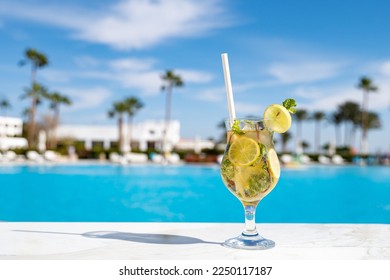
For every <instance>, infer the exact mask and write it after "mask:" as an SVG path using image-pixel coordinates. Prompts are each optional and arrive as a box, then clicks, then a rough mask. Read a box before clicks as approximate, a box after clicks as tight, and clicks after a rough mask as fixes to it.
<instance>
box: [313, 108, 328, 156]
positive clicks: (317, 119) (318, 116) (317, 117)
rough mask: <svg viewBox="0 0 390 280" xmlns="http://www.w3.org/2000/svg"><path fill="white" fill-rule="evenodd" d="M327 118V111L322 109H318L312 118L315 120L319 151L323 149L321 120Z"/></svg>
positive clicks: (316, 142)
mask: <svg viewBox="0 0 390 280" xmlns="http://www.w3.org/2000/svg"><path fill="white" fill-rule="evenodd" d="M324 118H325V113H324V112H321V111H316V112H314V113H313V115H312V119H313V120H314V121H315V131H316V132H315V141H314V142H315V145H316V149H317V153H319V152H320V150H321V122H322V120H323V119H324Z"/></svg>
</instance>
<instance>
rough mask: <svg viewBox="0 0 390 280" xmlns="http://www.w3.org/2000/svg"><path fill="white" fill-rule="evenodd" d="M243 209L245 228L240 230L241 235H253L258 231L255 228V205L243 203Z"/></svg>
mask: <svg viewBox="0 0 390 280" xmlns="http://www.w3.org/2000/svg"><path fill="white" fill-rule="evenodd" d="M244 210H245V229H244V231H243V232H242V234H243V235H248V236H255V235H258V234H259V233H258V232H257V229H256V219H255V215H256V206H253V205H244Z"/></svg>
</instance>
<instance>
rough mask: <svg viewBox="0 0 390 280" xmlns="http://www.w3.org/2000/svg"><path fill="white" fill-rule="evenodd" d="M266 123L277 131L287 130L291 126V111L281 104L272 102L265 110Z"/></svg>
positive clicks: (270, 128)
mask: <svg viewBox="0 0 390 280" xmlns="http://www.w3.org/2000/svg"><path fill="white" fill-rule="evenodd" d="M264 125H265V127H267V128H268V129H269V130H271V131H275V132H277V133H284V132H286V131H287V130H288V129H289V128H290V126H291V115H290V112H289V111H288V110H287V109H286V108H285V107H283V106H282V105H279V104H272V105H270V106H268V107H267V109H265V111H264Z"/></svg>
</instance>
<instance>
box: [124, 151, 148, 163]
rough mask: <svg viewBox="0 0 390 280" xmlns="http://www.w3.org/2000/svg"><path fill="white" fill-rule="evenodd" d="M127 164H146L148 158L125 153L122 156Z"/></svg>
mask: <svg viewBox="0 0 390 280" xmlns="http://www.w3.org/2000/svg"><path fill="white" fill-rule="evenodd" d="M123 157H124V158H125V159H126V161H127V162H129V163H146V162H148V156H147V155H146V154H141V153H127V154H125V155H124V156H123Z"/></svg>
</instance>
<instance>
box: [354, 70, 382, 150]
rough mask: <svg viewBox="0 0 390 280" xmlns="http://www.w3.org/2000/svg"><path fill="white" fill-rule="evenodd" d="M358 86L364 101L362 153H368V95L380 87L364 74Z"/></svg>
mask: <svg viewBox="0 0 390 280" xmlns="http://www.w3.org/2000/svg"><path fill="white" fill-rule="evenodd" d="M358 88H359V89H361V90H363V102H362V139H361V149H360V153H364V154H366V153H367V152H368V147H367V122H368V119H367V111H368V96H369V94H370V92H376V91H377V90H378V87H377V86H375V85H374V84H373V82H372V81H371V79H370V78H368V77H366V76H364V77H362V78H360V80H359V84H358Z"/></svg>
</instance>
